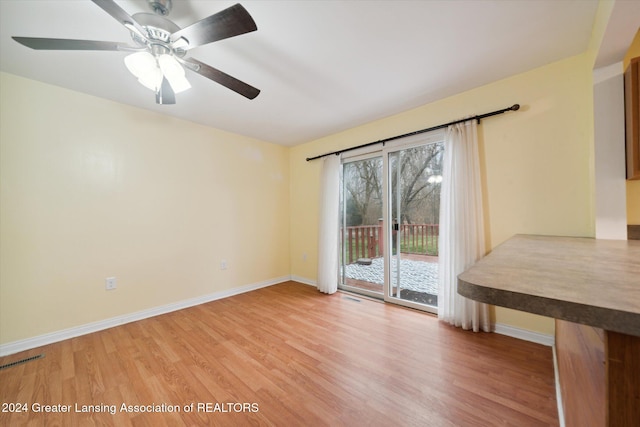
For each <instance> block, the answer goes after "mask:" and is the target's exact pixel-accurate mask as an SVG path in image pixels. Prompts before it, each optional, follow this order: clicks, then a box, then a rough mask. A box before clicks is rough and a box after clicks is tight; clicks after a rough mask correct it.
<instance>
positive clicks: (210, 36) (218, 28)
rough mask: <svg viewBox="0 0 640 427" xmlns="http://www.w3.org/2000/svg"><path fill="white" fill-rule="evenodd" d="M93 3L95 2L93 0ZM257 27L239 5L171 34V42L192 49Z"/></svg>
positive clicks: (248, 31)
mask: <svg viewBox="0 0 640 427" xmlns="http://www.w3.org/2000/svg"><path fill="white" fill-rule="evenodd" d="M94 1H95V0H94ZM257 29H258V27H257V26H256V23H255V22H254V20H253V18H252V17H251V15H249V12H247V10H246V9H245V8H244V7H242V5H240V4H236V5H234V6H231V7H229V8H227V9H225V10H223V11H221V12H218V13H216V14H214V15H211V16H209V17H208V18H204V19H202V20H200V21H198V22H196V23H194V24H191V25H189V26H188V27H185V28H183V29H181V30H179V31H176V32H175V33H173V34H171V41H173V42H175V41H177V40H179V39H180V38H184V39H186V40H187V41H188V42H189V45H188V46H186V47H185V48H184V49H185V50H188V49H193V48H194V47H197V46H202V45H203V44H207V43H211V42H215V41H218V40H222V39H226V38H229V37H234V36H239V35H240V34H245V33H250V32H252V31H256V30H257Z"/></svg>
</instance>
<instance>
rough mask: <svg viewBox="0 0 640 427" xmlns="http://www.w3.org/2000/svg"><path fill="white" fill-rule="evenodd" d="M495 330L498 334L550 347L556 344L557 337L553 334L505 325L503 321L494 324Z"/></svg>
mask: <svg viewBox="0 0 640 427" xmlns="http://www.w3.org/2000/svg"><path fill="white" fill-rule="evenodd" d="M494 332H495V333H496V334H501V335H506V336H508V337H513V338H518V339H521V340H525V341H531V342H535V343H538V344H542V345H546V346H549V347H552V346H553V345H554V344H555V337H554V336H553V335H547V334H541V333H540V332H533V331H529V330H527V329H520V328H516V327H513V326H509V325H503V324H502V323H496V324H495V325H494Z"/></svg>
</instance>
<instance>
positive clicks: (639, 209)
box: [624, 30, 640, 225]
mask: <svg viewBox="0 0 640 427" xmlns="http://www.w3.org/2000/svg"><path fill="white" fill-rule="evenodd" d="M637 56H640V30H638V32H637V33H636V36H635V38H634V39H633V43H631V46H630V47H629V50H628V51H627V54H626V55H625V57H624V68H625V69H626V68H627V66H628V65H629V62H630V60H631V58H635V57H637ZM627 223H629V224H639V225H640V180H634V181H627Z"/></svg>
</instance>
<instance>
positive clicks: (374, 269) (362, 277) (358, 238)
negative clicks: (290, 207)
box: [340, 155, 384, 298]
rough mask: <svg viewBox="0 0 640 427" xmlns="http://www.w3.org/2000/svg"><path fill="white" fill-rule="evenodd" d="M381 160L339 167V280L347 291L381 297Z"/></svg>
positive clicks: (376, 157) (374, 159)
mask: <svg viewBox="0 0 640 427" xmlns="http://www.w3.org/2000/svg"><path fill="white" fill-rule="evenodd" d="M382 163H383V162H382V157H381V156H380V155H376V156H372V157H365V158H359V159H356V160H353V161H350V162H347V163H344V164H343V168H342V198H341V200H342V203H341V209H340V211H341V221H340V223H341V238H342V245H341V246H342V251H341V263H340V264H341V270H342V271H341V281H342V287H343V288H344V289H347V290H352V291H356V292H359V293H364V294H367V295H370V296H374V297H378V298H382V297H383V295H384V293H383V284H384V258H383V250H384V245H383V240H382V239H383V233H382V231H383V230H382V227H381V226H382V195H383V193H382Z"/></svg>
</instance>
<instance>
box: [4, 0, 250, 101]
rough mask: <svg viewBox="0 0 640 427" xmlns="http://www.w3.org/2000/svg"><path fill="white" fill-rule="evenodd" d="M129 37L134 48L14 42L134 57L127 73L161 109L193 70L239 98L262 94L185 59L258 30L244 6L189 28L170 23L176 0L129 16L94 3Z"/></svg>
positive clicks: (111, 4)
mask: <svg viewBox="0 0 640 427" xmlns="http://www.w3.org/2000/svg"><path fill="white" fill-rule="evenodd" d="M91 1H92V2H93V3H95V4H96V5H98V6H99V7H100V8H101V9H103V10H104V11H105V12H107V13H108V14H109V15H111V16H112V17H113V18H115V19H116V20H118V22H120V24H122V25H124V26H125V27H126V28H127V29H128V30H129V31H130V32H131V38H132V40H133V45H127V44H123V43H117V42H107V41H94V40H74V39H51V38H39V37H12V38H13V39H14V40H15V41H17V42H18V43H20V44H23V45H25V46H27V47H30V48H32V49H37V50H106V51H123V52H131V53H130V54H129V55H128V56H126V57H125V58H124V62H125V66H126V67H127V69H128V70H129V71H130V72H131V73H132V74H133V75H134V76H135V77H137V78H138V81H139V82H140V83H141V84H142V85H144V86H146V87H147V88H149V89H151V90H153V91H154V92H155V94H156V102H157V103H158V104H175V94H176V93H178V92H182V91H183V90H186V89H188V88H190V87H191V85H190V84H189V81H188V80H187V79H186V77H185V69H188V70H191V71H194V72H196V73H198V74H200V75H202V76H204V77H206V78H208V79H210V80H213V81H215V82H217V83H219V84H221V85H222V86H225V87H227V88H229V89H231V90H233V91H234V92H237V93H239V94H240V95H242V96H244V97H246V98H249V99H253V98H255V97H256V96H258V94H259V93H260V90H259V89H256V88H255V87H253V86H251V85H249V84H247V83H245V82H243V81H241V80H238V79H236V78H235V77H232V76H230V75H228V74H226V73H224V72H222V71H220V70H218V69H216V68H213V67H211V66H209V65H207V64H205V63H203V62H200V61H198V60H197V59H195V58H190V57H186V55H187V52H188V51H189V50H190V49H193V48H194V47H197V46H202V45H204V44H207V43H211V42H215V41H218V40H222V39H226V38H229V37H234V36H238V35H241V34H245V33H250V32H252V31H256V30H257V29H258V28H257V26H256V23H255V22H254V21H253V18H252V17H251V15H249V12H247V10H246V9H245V8H244V7H242V6H241V5H240V4H236V5H234V6H231V7H229V8H227V9H224V10H222V11H221V12H218V13H216V14H213V15H211V16H209V17H207V18H204V19H202V20H200V21H198V22H196V23H194V24H191V25H189V26H187V27H185V28H182V29H181V28H180V27H179V26H178V25H176V24H175V23H173V22H172V21H170V20H169V19H168V18H166V17H165V16H167V15H168V14H169V12H170V11H171V7H172V1H171V0H147V2H148V3H149V6H150V7H151V9H152V10H153V11H154V13H148V12H147V13H136V14H134V15H133V16H130V15H129V14H128V13H127V12H125V11H124V10H123V9H122V8H121V7H120V6H118V5H117V4H116V3H115V1H113V0H91Z"/></svg>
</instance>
